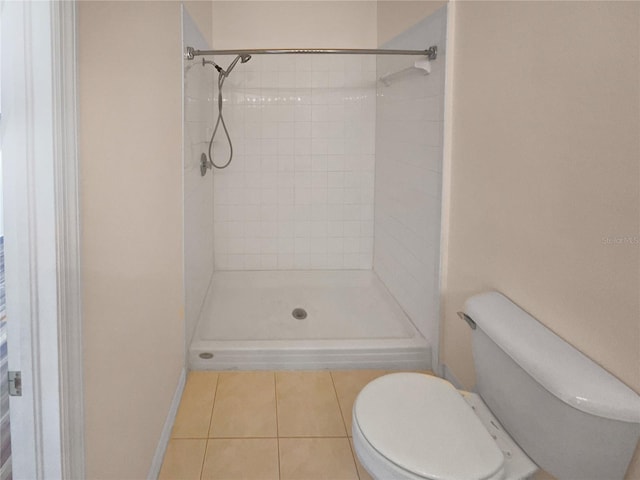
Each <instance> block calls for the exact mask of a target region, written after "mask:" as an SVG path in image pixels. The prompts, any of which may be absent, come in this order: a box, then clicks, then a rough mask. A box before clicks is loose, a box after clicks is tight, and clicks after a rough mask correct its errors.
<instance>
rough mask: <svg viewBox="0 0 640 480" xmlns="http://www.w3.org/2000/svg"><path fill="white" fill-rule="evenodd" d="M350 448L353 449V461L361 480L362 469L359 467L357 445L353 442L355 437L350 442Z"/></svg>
mask: <svg viewBox="0 0 640 480" xmlns="http://www.w3.org/2000/svg"><path fill="white" fill-rule="evenodd" d="M349 449H350V450H351V456H353V462H354V463H355V465H356V475H357V476H358V480H360V469H359V468H358V458H357V455H356V447H355V445H354V444H353V439H351V441H350V442H349Z"/></svg>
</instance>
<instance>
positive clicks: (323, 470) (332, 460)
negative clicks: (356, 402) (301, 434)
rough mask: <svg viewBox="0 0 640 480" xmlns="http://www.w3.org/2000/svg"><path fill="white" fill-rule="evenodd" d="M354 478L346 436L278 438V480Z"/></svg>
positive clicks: (351, 456)
mask: <svg viewBox="0 0 640 480" xmlns="http://www.w3.org/2000/svg"><path fill="white" fill-rule="evenodd" d="M320 479H323V480H351V479H354V480H357V479H358V472H357V470H356V465H355V462H354V460H353V455H352V454H351V448H350V446H349V441H348V439H347V438H281V439H280V480H320Z"/></svg>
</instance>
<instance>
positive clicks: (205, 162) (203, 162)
mask: <svg viewBox="0 0 640 480" xmlns="http://www.w3.org/2000/svg"><path fill="white" fill-rule="evenodd" d="M209 168H211V165H210V164H209V159H208V158H207V154H206V153H203V154H202V155H200V176H202V177H204V176H205V175H206V174H207V170H208V169H209Z"/></svg>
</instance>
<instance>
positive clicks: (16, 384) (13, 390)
mask: <svg viewBox="0 0 640 480" xmlns="http://www.w3.org/2000/svg"><path fill="white" fill-rule="evenodd" d="M9 395H11V396H12V397H21V396H22V372H9Z"/></svg>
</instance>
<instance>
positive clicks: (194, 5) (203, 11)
mask: <svg viewBox="0 0 640 480" xmlns="http://www.w3.org/2000/svg"><path fill="white" fill-rule="evenodd" d="M183 3H184V6H185V7H186V9H187V11H188V12H189V15H191V18H192V19H193V21H194V22H196V25H198V29H199V30H200V33H202V35H203V36H204V38H205V40H206V41H207V42H208V43H209V45H211V40H212V39H211V8H212V6H213V2H209V1H205V0H187V1H184V2H183Z"/></svg>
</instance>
